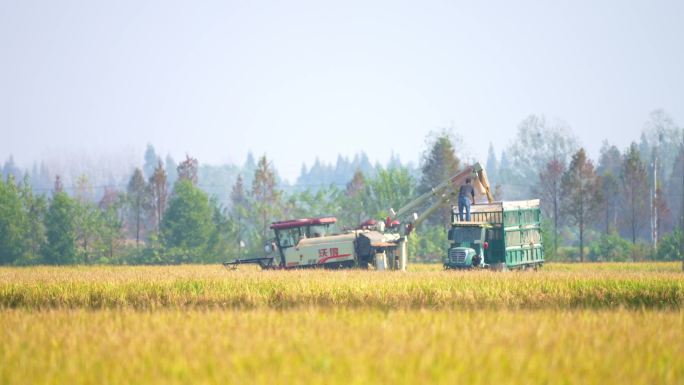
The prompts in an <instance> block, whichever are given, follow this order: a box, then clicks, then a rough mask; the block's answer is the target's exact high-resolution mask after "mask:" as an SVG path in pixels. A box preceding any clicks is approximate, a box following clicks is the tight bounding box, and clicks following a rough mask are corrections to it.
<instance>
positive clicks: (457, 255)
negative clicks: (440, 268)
mask: <svg viewBox="0 0 684 385" xmlns="http://www.w3.org/2000/svg"><path fill="white" fill-rule="evenodd" d="M465 259H466V252H465V250H458V249H451V250H449V262H450V263H456V264H459V265H462V264H464V263H465Z"/></svg>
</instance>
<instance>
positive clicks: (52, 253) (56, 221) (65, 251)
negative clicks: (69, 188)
mask: <svg viewBox="0 0 684 385" xmlns="http://www.w3.org/2000/svg"><path fill="white" fill-rule="evenodd" d="M75 211H76V202H74V200H73V199H71V198H70V197H69V196H68V195H67V194H66V193H65V192H55V194H54V195H53V196H52V200H51V201H50V207H49V208H48V212H47V215H46V216H45V229H46V233H47V241H48V242H47V245H46V247H45V248H44V260H45V262H46V263H48V264H54V265H65V264H72V263H77V262H79V261H78V260H77V258H76V229H75V223H74V221H75V220H74V216H75Z"/></svg>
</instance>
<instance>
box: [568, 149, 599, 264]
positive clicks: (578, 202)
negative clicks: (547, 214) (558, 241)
mask: <svg viewBox="0 0 684 385" xmlns="http://www.w3.org/2000/svg"><path fill="white" fill-rule="evenodd" d="M600 187H601V186H600V180H599V178H598V176H597V175H596V171H595V170H594V165H593V163H592V162H591V160H590V159H587V154H586V153H585V152H584V149H583V148H580V149H579V151H577V152H576V153H575V154H574V155H573V156H572V160H571V161H570V165H569V166H568V170H567V171H566V172H565V174H563V179H562V191H563V211H564V213H565V215H566V217H567V218H568V220H569V221H570V223H571V224H573V225H576V226H577V229H578V231H579V252H580V253H579V254H580V261H582V262H583V261H584V235H585V230H586V228H587V226H588V225H591V224H592V223H593V221H594V220H595V219H596V217H597V215H596V214H597V212H598V207H599V206H600V204H601V188H600Z"/></svg>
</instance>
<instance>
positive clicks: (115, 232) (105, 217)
mask: <svg viewBox="0 0 684 385" xmlns="http://www.w3.org/2000/svg"><path fill="white" fill-rule="evenodd" d="M124 203H125V197H124V195H123V194H120V193H119V192H117V191H116V190H114V189H113V188H106V189H105V193H104V195H103V196H102V199H101V200H100V203H99V209H100V213H101V214H100V219H101V221H102V222H101V224H100V226H99V227H98V236H99V239H100V241H101V243H102V249H103V250H102V251H103V257H105V258H106V260H108V261H109V262H110V263H111V262H113V261H114V260H115V257H116V255H115V254H116V252H117V250H118V249H119V248H120V247H121V245H122V243H123V222H124V220H123V217H124V215H123V214H122V211H123V210H122V208H123V206H124Z"/></svg>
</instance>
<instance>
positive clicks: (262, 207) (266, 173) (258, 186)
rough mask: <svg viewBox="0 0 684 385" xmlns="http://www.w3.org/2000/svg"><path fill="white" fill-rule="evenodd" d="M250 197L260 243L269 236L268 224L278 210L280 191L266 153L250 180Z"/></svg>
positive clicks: (260, 159)
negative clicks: (252, 178)
mask: <svg viewBox="0 0 684 385" xmlns="http://www.w3.org/2000/svg"><path fill="white" fill-rule="evenodd" d="M252 198H253V202H254V207H253V209H254V214H255V215H256V223H257V229H258V230H257V231H258V234H259V242H260V244H265V243H266V241H267V240H268V239H269V238H270V234H269V226H270V223H271V222H272V221H273V220H274V219H275V217H276V216H277V215H278V213H279V211H280V199H281V192H280V191H279V190H278V189H277V186H276V178H275V171H274V170H273V167H272V166H271V164H270V163H269V161H268V160H267V159H266V155H264V156H262V157H261V158H259V163H258V164H257V167H256V170H255V171H254V180H253V181H252Z"/></svg>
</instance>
